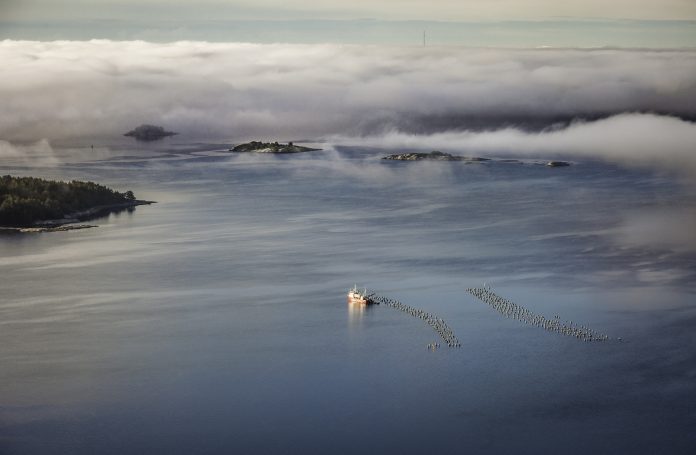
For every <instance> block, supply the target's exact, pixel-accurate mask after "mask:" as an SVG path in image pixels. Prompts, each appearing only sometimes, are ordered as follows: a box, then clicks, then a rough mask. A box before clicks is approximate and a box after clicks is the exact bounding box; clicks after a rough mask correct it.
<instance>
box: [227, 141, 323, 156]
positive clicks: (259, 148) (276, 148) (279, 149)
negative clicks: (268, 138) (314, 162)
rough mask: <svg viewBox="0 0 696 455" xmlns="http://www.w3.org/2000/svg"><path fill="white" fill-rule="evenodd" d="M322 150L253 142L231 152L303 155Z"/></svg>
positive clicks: (290, 144)
mask: <svg viewBox="0 0 696 455" xmlns="http://www.w3.org/2000/svg"><path fill="white" fill-rule="evenodd" d="M318 150H321V149H314V148H310V147H303V146H301V145H295V144H293V143H292V142H288V143H287V144H279V143H278V142H261V141H251V142H247V143H245V144H239V145H237V146H236V147H233V148H231V149H230V152H254V153H302V152H314V151H318Z"/></svg>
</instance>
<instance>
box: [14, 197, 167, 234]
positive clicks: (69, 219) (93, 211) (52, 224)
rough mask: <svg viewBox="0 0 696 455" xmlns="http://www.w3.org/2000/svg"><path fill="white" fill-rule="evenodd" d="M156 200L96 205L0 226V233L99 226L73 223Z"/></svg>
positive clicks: (148, 203) (56, 230)
mask: <svg viewBox="0 0 696 455" xmlns="http://www.w3.org/2000/svg"><path fill="white" fill-rule="evenodd" d="M156 203H157V202H156V201H144V200H139V199H136V200H133V201H126V202H119V203H117V204H107V205H97V206H94V207H90V208H88V209H85V210H80V211H78V212H72V213H68V214H66V215H65V216H64V217H63V218H58V219H54V220H39V221H35V222H34V223H33V224H32V225H31V226H0V233H13V232H18V233H35V232H64V231H73V230H78V229H89V228H95V227H99V226H97V225H92V224H75V223H80V222H82V221H88V220H90V219H94V218H97V217H99V216H103V215H107V214H109V213H112V212H120V211H121V210H127V209H129V208H133V207H137V206H139V205H150V204H156Z"/></svg>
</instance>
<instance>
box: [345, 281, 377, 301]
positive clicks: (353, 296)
mask: <svg viewBox="0 0 696 455" xmlns="http://www.w3.org/2000/svg"><path fill="white" fill-rule="evenodd" d="M371 295H372V294H368V293H367V289H363V290H362V291H361V290H359V289H358V286H357V285H355V286H353V288H352V289H350V290H349V291H348V303H354V304H360V305H369V304H371V303H374V302H373V301H372V299H370V296H371Z"/></svg>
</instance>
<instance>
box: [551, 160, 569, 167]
mask: <svg viewBox="0 0 696 455" xmlns="http://www.w3.org/2000/svg"><path fill="white" fill-rule="evenodd" d="M546 165H547V166H548V167H566V166H570V163H569V162H567V161H549V162H548V163H546Z"/></svg>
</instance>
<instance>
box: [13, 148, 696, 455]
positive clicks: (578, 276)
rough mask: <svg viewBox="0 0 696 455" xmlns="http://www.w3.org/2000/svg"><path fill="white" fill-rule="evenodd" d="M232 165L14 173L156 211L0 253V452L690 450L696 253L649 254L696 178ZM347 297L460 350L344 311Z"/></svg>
mask: <svg viewBox="0 0 696 455" xmlns="http://www.w3.org/2000/svg"><path fill="white" fill-rule="evenodd" d="M224 150H225V149H224V148H223V147H220V146H215V145H207V144H197V145H192V146H185V145H184V146H180V147H174V146H172V147H170V148H166V147H161V148H159V149H158V148H155V149H151V150H142V149H139V148H133V149H132V150H127V149H122V150H121V151H120V153H112V154H109V155H102V154H100V155H99V156H98V157H89V153H83V154H80V155H79V156H80V158H79V159H75V158H74V156H76V155H74V154H71V152H70V151H66V152H65V154H64V155H63V156H60V157H59V159H58V160H57V162H56V163H55V164H53V165H51V166H49V167H38V166H33V165H32V164H31V163H26V162H24V163H5V164H4V165H3V167H2V168H0V171H2V173H3V174H13V175H33V176H37V177H45V178H57V179H67V180H71V179H81V180H93V181H97V182H99V183H102V184H105V185H107V186H110V187H112V188H114V189H117V190H121V191H125V190H127V189H130V190H133V191H134V192H135V194H136V195H137V196H138V197H139V198H140V199H147V200H154V201H157V203H156V204H153V205H150V206H140V207H137V209H135V210H134V211H131V212H121V213H119V214H112V215H110V216H108V217H105V218H101V219H98V220H94V224H98V225H99V227H98V228H94V229H87V230H79V231H69V232H54V233H42V234H22V235H17V234H15V235H6V236H2V237H0V295H1V300H0V453H3V454H5V453H7V454H44V453H72V454H94V453H99V454H125V453H166V454H178V453H181V454H189V453H221V454H222V453H224V454H229V453H305V454H306V453H351V452H352V453H357V452H362V453H436V452H439V453H483V452H486V453H535V454H537V453H569V454H575V453H638V452H642V453H672V454H678V453H685V454H686V453H693V450H694V449H695V448H696V432H694V431H693V429H694V427H695V425H696V406H694V403H695V402H694V397H696V338H695V337H694V336H693V330H694V328H695V327H696V305H695V301H696V300H695V299H694V297H695V296H696V286H694V285H695V284H696V281H694V277H695V276H696V254H695V253H694V250H693V249H689V248H686V247H684V248H680V245H678V244H671V243H670V242H669V240H670V239H669V238H665V239H664V240H665V242H666V243H663V242H656V241H655V240H654V236H650V235H645V236H641V235H639V234H641V233H645V232H646V231H645V228H641V226H644V224H640V220H644V219H646V217H647V219H651V218H650V217H651V216H652V214H654V217H655V218H656V219H658V220H661V221H664V215H663V214H664V213H675V212H679V210H682V209H683V210H688V209H693V207H694V205H695V204H694V202H695V201H696V192H695V191H694V189H693V188H692V187H691V186H689V185H688V184H683V183H680V182H679V181H677V180H675V179H674V177H673V176H669V175H660V174H659V173H656V172H653V171H651V170H649V169H648V170H646V169H633V168H628V167H620V166H617V165H615V164H611V163H605V162H593V161H587V160H582V159H578V160H574V161H573V164H572V165H571V166H569V167H564V168H549V167H546V166H544V165H543V161H541V160H538V159H535V157H528V158H529V159H528V160H525V161H524V162H523V163H501V162H486V163H476V164H466V163H462V162H399V161H383V160H380V159H379V158H380V157H381V156H384V155H387V154H389V153H396V152H397V151H388V150H376V149H366V148H360V149H359V148H351V147H343V148H338V149H332V150H330V151H324V152H313V153H307V154H301V155H283V156H258V155H238V154H231V153H228V152H226V151H224ZM0 164H1V163H0ZM636 220H638V221H636ZM636 233H637V234H636ZM648 234H650V232H648ZM668 236H669V235H668V234H666V235H665V237H668ZM687 246H688V245H687ZM484 283H486V284H488V285H490V286H492V288H493V290H494V291H495V292H496V293H498V294H499V295H501V296H503V297H506V298H508V299H510V300H512V301H514V302H515V303H517V304H520V305H524V306H525V307H526V308H528V309H530V310H531V311H534V312H535V313H537V314H542V315H545V316H546V317H549V318H552V317H554V316H555V315H558V316H559V317H560V318H561V319H562V320H564V321H573V322H574V323H576V324H582V325H586V326H589V327H590V328H592V329H595V330H597V331H599V332H601V333H606V334H608V335H609V336H610V337H611V338H612V340H610V341H608V342H592V343H587V342H582V341H579V340H577V339H575V338H571V337H564V336H561V335H559V334H556V333H550V332H547V331H544V330H542V329H540V328H537V327H532V326H529V325H525V324H522V323H520V322H519V321H516V320H514V319H506V318H504V317H501V315H500V314H498V313H497V312H495V311H494V310H493V309H491V308H490V307H488V306H487V305H486V304H484V303H483V302H481V301H478V300H476V299H475V298H474V297H473V296H471V295H470V294H467V293H466V292H465V289H466V288H468V287H473V286H481V285H483V284H484ZM354 284H357V285H358V286H360V287H367V288H368V289H370V290H373V291H376V292H378V293H380V294H381V295H384V296H386V297H389V298H394V299H397V300H399V301H401V302H403V303H404V304H407V305H410V306H412V307H415V308H420V309H423V310H426V311H428V312H432V313H434V314H435V315H437V316H439V317H441V318H443V319H444V320H445V321H446V323H447V324H448V325H449V326H450V328H451V329H452V330H453V331H454V334H455V335H456V336H457V337H458V338H459V340H460V341H461V344H462V346H461V348H456V349H452V348H448V347H446V346H445V345H444V343H442V340H440V339H439V338H438V335H437V333H435V332H434V331H433V330H432V329H431V328H430V327H429V326H427V325H426V324H425V323H423V321H421V320H419V319H416V318H413V317H410V316H408V315H406V314H404V313H402V312H399V311H396V310H394V309H391V308H388V307H385V306H381V307H380V306H370V307H366V308H363V307H351V306H349V305H348V304H347V302H346V293H347V291H348V289H349V288H350V287H352V286H353V285H354ZM618 338H621V340H618ZM432 342H440V343H441V346H442V347H440V349H437V350H435V351H431V350H428V349H427V345H428V344H429V343H432Z"/></svg>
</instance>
